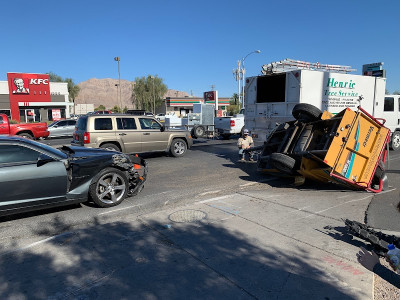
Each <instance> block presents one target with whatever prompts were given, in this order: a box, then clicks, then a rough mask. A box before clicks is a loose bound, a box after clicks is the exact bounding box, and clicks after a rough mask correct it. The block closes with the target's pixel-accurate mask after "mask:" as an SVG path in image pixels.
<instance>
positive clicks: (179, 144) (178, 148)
mask: <svg viewBox="0 0 400 300" xmlns="http://www.w3.org/2000/svg"><path fill="white" fill-rule="evenodd" d="M174 152H175V153H176V154H183V153H184V152H185V145H184V143H183V142H177V143H175V145H174Z"/></svg>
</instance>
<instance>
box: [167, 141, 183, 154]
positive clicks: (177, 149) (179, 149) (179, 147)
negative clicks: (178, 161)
mask: <svg viewBox="0 0 400 300" xmlns="http://www.w3.org/2000/svg"><path fill="white" fill-rule="evenodd" d="M169 151H170V153H171V155H172V156H174V157H181V156H183V155H185V153H186V151H187V145H186V142H185V141H184V140H182V139H174V140H173V141H172V143H171V147H170V148H169Z"/></svg>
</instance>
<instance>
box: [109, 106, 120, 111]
mask: <svg viewBox="0 0 400 300" xmlns="http://www.w3.org/2000/svg"><path fill="white" fill-rule="evenodd" d="M111 111H112V112H113V113H120V112H121V108H120V107H119V106H118V105H115V106H114V107H113V108H111Z"/></svg>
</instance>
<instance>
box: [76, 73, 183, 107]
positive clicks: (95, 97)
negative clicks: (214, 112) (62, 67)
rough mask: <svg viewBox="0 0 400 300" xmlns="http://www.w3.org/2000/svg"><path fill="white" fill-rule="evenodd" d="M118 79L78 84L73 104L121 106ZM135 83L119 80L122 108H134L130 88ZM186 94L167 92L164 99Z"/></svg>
mask: <svg viewBox="0 0 400 300" xmlns="http://www.w3.org/2000/svg"><path fill="white" fill-rule="evenodd" d="M117 84H118V79H111V78H105V79H97V78H92V79H89V80H87V81H83V82H81V83H78V86H79V87H80V88H81V90H80V92H79V95H78V97H77V98H76V99H75V104H94V107H98V106H99V105H104V106H105V107H106V108H107V109H110V108H112V107H114V106H115V105H118V106H121V105H120V103H118V98H117V91H118V88H117V86H116V85H117ZM134 84H135V82H133V81H128V80H123V79H121V88H122V89H121V98H122V107H125V106H126V107H128V108H136V107H134V104H133V103H132V88H133V86H134ZM185 96H188V93H186V92H180V91H176V90H168V92H167V93H166V94H165V96H164V97H185Z"/></svg>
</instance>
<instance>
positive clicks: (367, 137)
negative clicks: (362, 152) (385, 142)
mask: <svg viewBox="0 0 400 300" xmlns="http://www.w3.org/2000/svg"><path fill="white" fill-rule="evenodd" d="M372 131H374V127H372V126H370V127H369V129H368V133H367V135H366V137H365V140H364V143H363V146H364V147H366V146H367V143H368V140H369V137H370V136H371V133H372Z"/></svg>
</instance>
